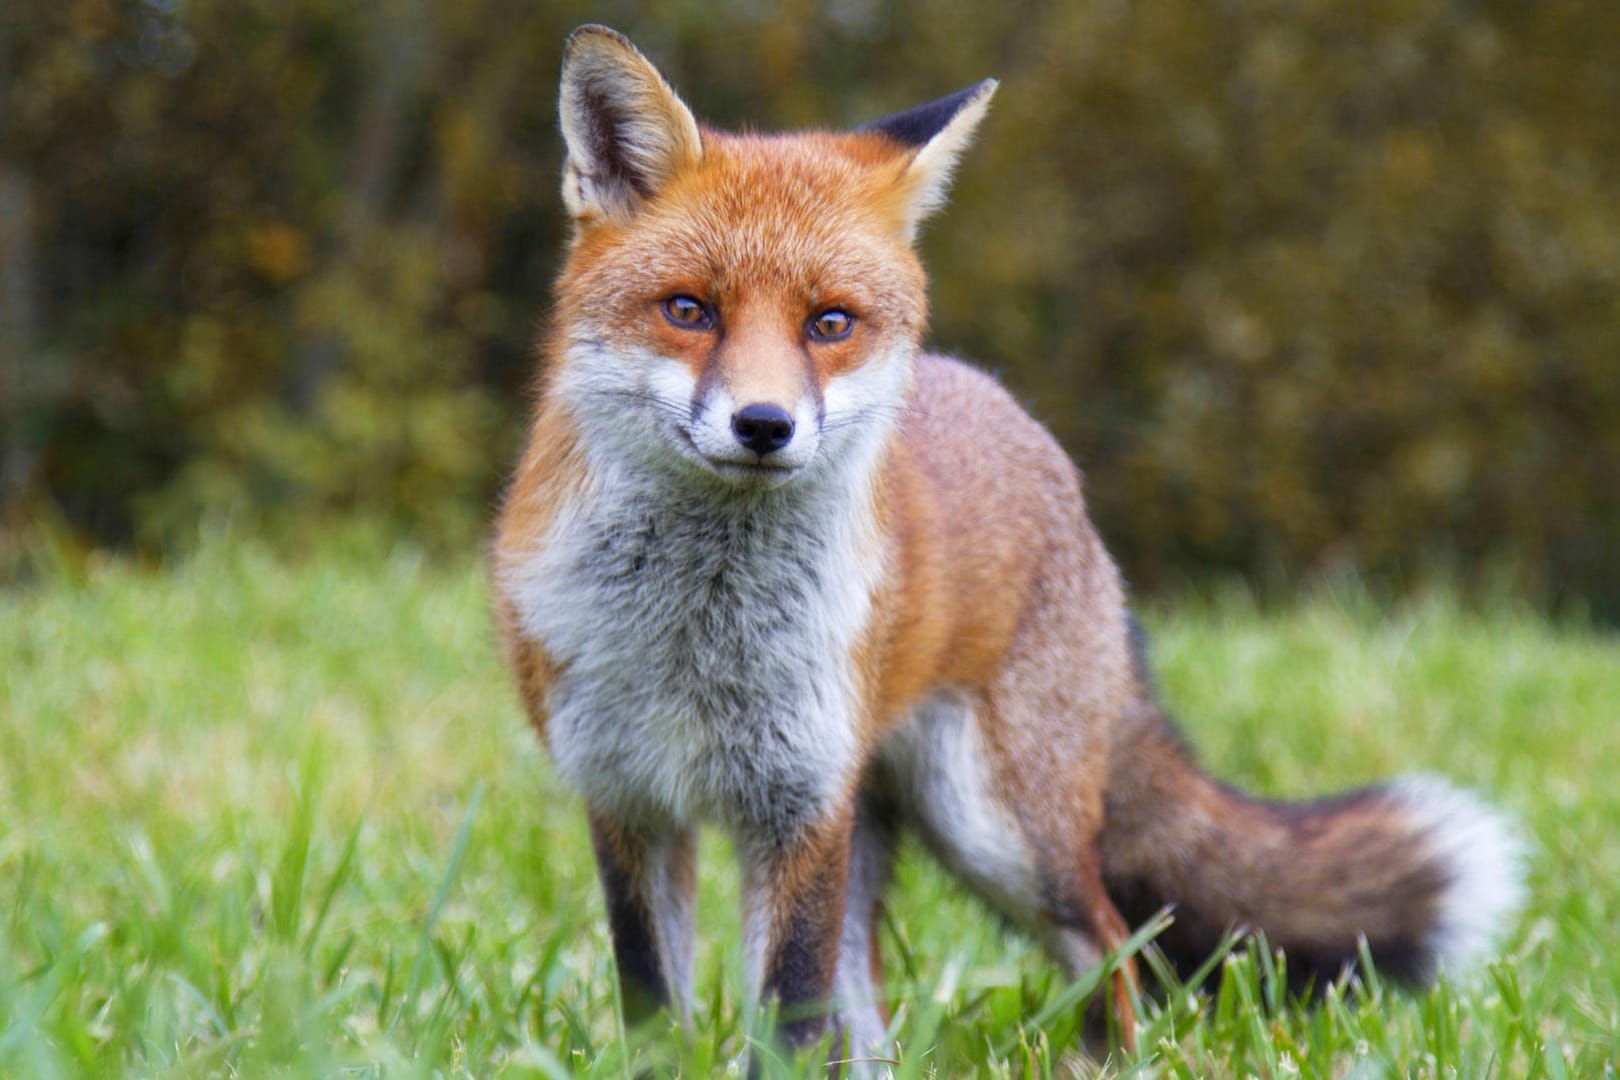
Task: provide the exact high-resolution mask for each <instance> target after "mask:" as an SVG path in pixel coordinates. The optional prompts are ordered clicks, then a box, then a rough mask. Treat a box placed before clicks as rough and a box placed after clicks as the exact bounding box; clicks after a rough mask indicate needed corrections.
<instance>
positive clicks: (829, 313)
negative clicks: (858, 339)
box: [809, 308, 855, 341]
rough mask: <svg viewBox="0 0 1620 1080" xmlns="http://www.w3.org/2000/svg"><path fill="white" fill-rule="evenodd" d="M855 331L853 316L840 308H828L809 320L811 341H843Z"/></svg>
mask: <svg viewBox="0 0 1620 1080" xmlns="http://www.w3.org/2000/svg"><path fill="white" fill-rule="evenodd" d="M853 329H855V316H853V315H851V314H850V313H849V312H847V311H845V310H843V309H842V308H828V309H827V310H826V311H823V312H822V313H821V314H820V315H817V316H815V317H814V318H812V319H811V320H810V325H809V333H810V339H811V340H812V341H843V340H844V339H845V338H847V337H849V332H850V331H851V330H853Z"/></svg>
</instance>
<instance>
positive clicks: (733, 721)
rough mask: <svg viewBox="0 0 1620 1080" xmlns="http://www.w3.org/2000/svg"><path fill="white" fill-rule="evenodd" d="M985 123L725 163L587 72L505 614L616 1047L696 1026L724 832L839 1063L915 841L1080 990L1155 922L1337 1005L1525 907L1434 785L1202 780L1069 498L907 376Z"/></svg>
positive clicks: (1027, 447) (567, 118)
mask: <svg viewBox="0 0 1620 1080" xmlns="http://www.w3.org/2000/svg"><path fill="white" fill-rule="evenodd" d="M995 90H996V83H995V82H994V81H991V80H986V81H984V82H981V83H978V84H977V85H974V86H971V87H969V88H967V89H965V90H962V91H960V92H959V93H956V94H952V95H951V96H949V97H946V98H943V99H941V100H939V101H935V102H933V103H931V104H927V105H923V106H921V107H918V108H914V109H911V110H909V111H906V112H901V113H898V114H896V115H894V116H891V117H889V118H887V119H883V120H879V121H876V122H874V123H871V124H868V125H866V126H864V127H861V128H858V129H856V130H854V131H850V132H847V133H829V132H821V131H813V132H801V133H792V134H783V135H762V134H729V133H725V132H721V131H717V130H714V129H712V128H709V127H705V126H703V125H700V124H699V123H698V122H697V121H696V120H695V119H694V117H693V115H692V113H691V111H690V110H689V109H688V108H687V106H686V105H685V104H684V103H683V102H682V101H681V99H680V98H679V97H678V96H677V95H676V94H675V92H674V90H673V89H671V87H670V86H669V84H668V83H667V82H666V81H665V80H664V78H663V77H662V76H661V75H660V74H659V73H658V71H657V70H656V69H655V68H654V67H653V66H652V65H651V64H650V63H649V62H648V61H647V60H646V59H645V58H644V57H643V56H642V55H641V54H640V53H639V52H637V51H636V49H635V48H634V47H633V46H632V45H631V44H630V43H629V42H628V41H627V40H626V39H625V38H624V37H623V36H621V35H620V34H618V33H616V32H615V31H612V30H609V29H606V28H604V27H600V26H585V27H582V28H580V29H579V30H577V31H576V32H575V33H574V34H573V35H572V36H571V37H570V38H569V40H568V43H567V47H566V50H565V59H564V65H563V71H562V88H561V101H560V112H561V126H562V133H563V138H564V142H565V144H566V151H567V155H566V161H565V165H564V170H563V185H562V187H563V191H562V194H563V199H564V202H565V203H566V206H567V209H568V211H569V213H570V214H571V216H572V218H573V222H574V234H573V239H572V243H571V246H570V248H569V250H568V257H567V264H566V268H565V270H564V272H563V274H562V275H561V278H560V280H559V281H558V283H557V287H556V306H555V316H554V318H553V320H552V322H551V324H550V330H549V333H548V334H547V335H546V338H545V341H544V343H543V346H542V352H543V366H542V374H541V380H540V384H539V396H538V406H537V408H536V410H535V414H534V417H533V423H532V427H531V429H530V433H529V442H528V446H527V449H526V451H525V452H524V454H523V457H522V460H521V462H520V463H519V465H518V466H517V470H516V475H515V478H514V479H513V481H512V484H511V487H510V490H509V492H508V494H507V496H506V500H505V504H504V507H503V509H502V511H501V514H500V520H499V526H498V536H497V539H496V542H495V555H494V581H495V590H496V608H497V611H496V615H497V621H498V624H499V629H500V636H501V638H502V642H503V649H504V654H505V658H506V661H507V663H508V665H509V666H510V668H511V670H512V672H513V674H514V676H515V678H516V681H517V684H518V687H519V689H520V692H521V695H522V698H523V701H524V703H525V705H526V707H527V710H528V713H529V715H530V716H531V717H532V719H533V722H534V723H535V725H536V726H537V727H538V729H539V731H540V733H541V735H542V737H543V739H544V741H545V743H546V745H547V746H548V748H549V750H550V753H551V755H552V757H553V759H554V761H555V763H556V767H557V769H558V771H559V773H560V774H561V776H562V777H563V778H564V779H565V780H566V781H567V782H568V783H569V784H570V785H572V786H573V787H574V788H575V789H577V790H578V791H579V793H580V794H581V795H582V796H583V799H584V803H585V807H586V810H587V814H588V817H589V821H590V828H591V835H592V838H593V842H594V849H595V853H596V858H597V862H598V870H599V874H600V878H601V883H602V888H603V891H604V894H605V897H606V909H607V917H608V921H609V925H610V930H611V934H612V940H613V946H614V951H615V956H616V958H617V961H618V968H619V975H620V980H621V983H622V987H623V1001H624V1008H625V1011H626V1013H627V1015H628V1016H629V1017H630V1018H631V1019H635V1018H638V1017H641V1016H644V1015H646V1014H648V1013H650V1012H652V1011H655V1010H657V1009H658V1008H660V1007H667V1008H669V1009H671V1010H672V1011H674V1012H675V1013H677V1014H678V1015H680V1016H682V1017H684V1016H686V1014H687V1012H688V1010H689V998H690V995H691V990H692V974H691V967H692V939H693V920H694V912H693V895H694V886H695V875H696V867H695V851H696V846H695V843H694V830H695V828H696V827H697V826H698V825H700V824H701V823H704V822H711V823H715V824H718V825H720V826H722V827H723V828H725V829H727V830H728V831H729V832H730V833H731V835H732V836H733V838H734V839H735V843H736V848H737V852H738V857H739V859H740V862H741V873H742V881H743V894H744V895H743V903H744V908H745V911H744V923H745V939H746V940H745V951H746V955H747V958H748V964H749V968H750V974H751V978H752V980H753V992H754V994H755V1000H757V1001H759V1002H762V1003H774V1004H776V1005H777V1006H779V1016H780V1021H779V1024H780V1029H779V1036H780V1037H781V1038H782V1039H783V1040H784V1041H785V1042H786V1043H787V1044H789V1045H795V1046H796V1045H804V1044H806V1043H810V1042H814V1041H816V1040H817V1039H819V1038H821V1037H822V1036H823V1035H825V1034H826V1033H827V1032H828V1030H829V1026H831V1029H832V1030H834V1031H835V1032H836V1033H837V1034H838V1038H839V1044H840V1046H848V1047H850V1048H852V1049H851V1052H873V1051H881V1050H882V1048H883V1047H884V1045H885V1040H886V1039H887V1031H886V1027H887V1025H886V1021H885V1010H884V1005H883V993H882V990H881V972H880V968H879V961H878V952H877V948H876V938H875V934H874V918H875V916H876V913H877V911H878V904H879V901H880V897H881V895H882V893H883V891H884V887H885V884H886V881H887V879H888V876H889V864H890V859H891V853H892V852H893V850H894V846H895V843H896V838H897V836H898V835H900V833H901V831H902V830H909V831H911V832H914V833H915V834H916V835H917V836H919V837H920V838H921V839H922V841H923V843H924V844H925V845H926V846H927V847H928V848H929V849H930V850H931V851H932V852H933V853H934V854H935V855H936V856H938V858H939V859H940V860H941V861H942V862H943V863H944V864H945V865H946V866H947V867H948V868H949V869H950V870H952V871H953V872H954V873H955V874H956V875H958V876H959V877H960V878H961V879H962V881H964V882H965V883H966V884H967V886H968V887H969V888H970V889H972V890H973V891H974V892H976V893H977V894H979V895H980V896H981V897H983V898H984V899H985V900H986V901H987V902H988V903H989V904H990V905H991V906H992V907H994V908H995V909H997V910H999V911H1001V912H1003V913H1005V915H1006V916H1007V917H1008V918H1009V919H1010V920H1011V921H1012V922H1013V923H1015V924H1017V925H1018V926H1021V927H1023V928H1025V929H1026V930H1027V931H1028V932H1029V933H1031V934H1032V935H1034V936H1035V937H1036V939H1038V940H1039V941H1040V942H1042V943H1043V944H1044V945H1045V946H1046V948H1047V949H1048V950H1049V951H1050V953H1051V954H1052V956H1053V957H1054V958H1055V960H1056V962H1057V963H1059V964H1060V965H1062V967H1063V968H1064V969H1065V970H1066V971H1067V972H1069V973H1070V974H1071V975H1073V974H1078V973H1080V972H1082V971H1084V970H1086V969H1087V968H1089V967H1091V966H1092V965H1095V964H1096V963H1098V962H1099V960H1100V959H1101V958H1102V957H1103V956H1104V954H1105V953H1106V952H1107V951H1108V950H1111V949H1114V948H1115V947H1117V946H1119V945H1120V944H1121V943H1122V942H1123V941H1124V940H1125V939H1126V937H1127V932H1128V927H1130V926H1131V925H1133V924H1136V923H1139V922H1140V921H1142V920H1145V919H1146V918H1148V917H1149V916H1150V915H1151V914H1152V913H1153V912H1155V911H1156V910H1158V909H1159V908H1160V907H1162V906H1166V905H1168V906H1170V907H1171V908H1172V909H1173V910H1174V915H1175V921H1174V924H1173V925H1172V926H1171V927H1170V929H1169V930H1168V931H1167V932H1166V933H1165V934H1164V935H1163V936H1162V937H1161V938H1160V941H1159V944H1160V945H1161V946H1162V947H1163V948H1164V949H1165V950H1166V952H1167V953H1168V955H1169V956H1170V957H1171V958H1172V960H1177V961H1191V962H1196V961H1197V960H1199V959H1201V958H1203V957H1204V956H1207V955H1208V953H1209V951H1210V950H1211V949H1213V948H1214V947H1216V946H1217V944H1218V943H1219V941H1220V940H1221V938H1222V936H1223V935H1224V934H1225V933H1226V932H1227V931H1229V930H1231V929H1241V928H1248V929H1255V930H1263V931H1264V932H1265V933H1266V935H1267V936H1268V937H1269V940H1270V941H1271V942H1272V943H1273V944H1274V945H1276V946H1278V947H1281V948H1282V949H1284V950H1286V952H1287V954H1288V957H1289V970H1290V971H1291V972H1295V973H1302V974H1307V975H1314V976H1317V977H1319V978H1331V977H1333V976H1335V975H1336V974H1338V973H1339V971H1340V970H1341V969H1342V968H1343V967H1344V966H1345V965H1347V964H1350V963H1353V962H1354V958H1355V957H1356V955H1357V947H1358V946H1357V943H1358V939H1359V938H1361V937H1365V939H1366V942H1367V945H1368V947H1369V948H1370V950H1371V955H1372V957H1373V958H1374V960H1375V961H1376V963H1377V964H1378V965H1379V966H1380V967H1381V968H1382V969H1383V970H1384V971H1385V972H1389V973H1392V974H1395V975H1397V976H1405V977H1407V978H1410V979H1412V980H1419V981H1421V980H1424V979H1426V978H1429V977H1431V976H1432V975H1433V974H1434V973H1435V972H1436V971H1437V970H1438V969H1440V968H1441V967H1442V966H1444V967H1446V968H1448V969H1452V970H1455V969H1456V968H1458V967H1460V966H1463V965H1467V964H1469V963H1470V962H1472V961H1475V960H1477V959H1478V958H1479V957H1481V956H1482V955H1483V954H1484V953H1485V952H1486V951H1487V950H1489V949H1490V948H1491V946H1492V943H1493V941H1494V939H1495V937H1496V935H1497V934H1498V933H1499V932H1500V931H1501V929H1502V928H1503V926H1504V925H1505V924H1506V922H1507V921H1508V920H1509V919H1510V918H1511V917H1512V916H1513V914H1514V913H1515V911H1516V909H1517V908H1518V906H1519V904H1520V901H1521V898H1522V892H1523V886H1522V884H1521V877H1520V862H1521V844H1520V841H1519V840H1518V839H1517V836H1518V834H1517V831H1516V829H1515V828H1514V826H1513V825H1512V824H1511V823H1510V822H1509V821H1508V820H1507V819H1506V818H1505V817H1503V816H1501V815H1499V814H1497V813H1496V812H1494V811H1492V810H1491V809H1489V808H1488V807H1487V806H1485V805H1484V804H1482V803H1481V802H1479V801H1478V800H1476V799H1475V798H1473V797H1472V796H1469V795H1467V794H1464V793H1463V792H1461V791H1458V790H1455V789H1453V788H1451V787H1449V786H1448V785H1446V784H1445V783H1444V782H1442V781H1440V780H1436V779H1406V780H1400V781H1397V782H1395V783H1393V784H1390V785H1387V786H1383V787H1376V788H1369V789H1366V790H1362V791H1356V792H1352V793H1349V794H1344V795H1339V796H1337V797H1334V798H1329V799H1324V800H1322V801H1319V802H1311V803H1304V804H1289V803H1279V802H1270V801H1262V800H1258V799H1253V798H1249V797H1247V796H1245V795H1243V794H1240V793H1239V792H1237V791H1235V790H1233V789H1231V788H1229V787H1227V786H1225V785H1223V784H1221V783H1219V782H1217V781H1216V780H1213V779H1211V778H1210V777H1209V776H1207V775H1206V774H1205V773H1203V772H1201V771H1200V770H1199V768H1198V767H1197V766H1196V765H1195V764H1194V763H1193V762H1192V760H1191V758H1190V756H1189V754H1188V752H1187V750H1186V748H1185V747H1184V746H1183V744H1182V742H1181V740H1180V738H1179V737H1178V735H1177V733H1176V731H1175V730H1174V728H1173V727H1172V726H1171V725H1170V723H1169V722H1168V721H1167V720H1166V718H1165V717H1164V715H1163V714H1162V713H1161V712H1160V710H1159V708H1158V706H1157V705H1156V704H1155V703H1154V698H1153V694H1152V691H1151V688H1150V685H1149V677H1148V674H1147V671H1146V666H1145V662H1144V659H1143V655H1142V651H1141V649H1140V647H1139V646H1138V645H1137V640H1138V639H1137V636H1136V632H1135V629H1134V625H1133V622H1132V619H1131V616H1130V614H1129V612H1128V609H1127V606H1126V598H1125V593H1124V589H1123V586H1122V584H1121V580H1120V575H1119V572H1118V570H1117V569H1116V568H1115V565H1114V563H1113V562H1112V561H1111V560H1110V558H1109V556H1108V553H1107V552H1106V551H1105V550H1104V549H1103V545H1102V543H1101V541H1100V540H1099V538H1098V536H1097V533H1096V532H1095V530H1094V529H1093V528H1092V526H1091V524H1090V522H1089V521H1088V519H1087V516H1086V511H1085V504H1084V498H1083V495H1082V485H1081V478H1080V474H1079V472H1078V471H1077V469H1076V468H1075V466H1074V465H1073V464H1072V463H1071V462H1070V460H1069V459H1068V457H1067V456H1066V455H1065V454H1064V452H1063V451H1062V450H1061V449H1060V448H1059V446H1058V445H1057V443H1056V442H1055V441H1054V440H1053V439H1052V437H1051V436H1050V435H1049V434H1048V433H1047V432H1046V431H1045V430H1044V429H1043V428H1041V427H1040V425H1038V424H1037V423H1036V422H1035V421H1034V420H1032V419H1031V418H1030V417H1029V416H1028V415H1026V414H1025V413H1024V412H1023V410H1021V409H1020V408H1019V406H1018V405H1017V404H1016V403H1015V402H1014V401H1013V399H1012V398H1011V397H1010V396H1009V395H1008V393H1007V392H1006V391H1005V390H1003V389H1002V388H1001V386H999V385H998V384H997V383H996V382H995V381H994V380H993V379H991V378H990V377H989V376H988V375H985V374H983V373H981V372H979V371H976V370H974V369H973V368H970V367H968V366H965V365H964V364H961V363H959V362H957V361H955V360H951V359H947V358H945V357H941V356H934V355H930V354H928V353H925V352H923V351H922V350H921V346H920V342H921V340H922V337H923V334H924V330H925V325H926V319H927V296H926V279H925V277H924V274H923V270H922V266H921V264H920V263H919V261H918V257H917V254H916V251H915V247H914V240H915V237H916V234H917V230H918V226H919V225H920V223H921V222H922V221H923V220H924V219H925V218H926V217H927V216H928V215H929V214H930V213H932V212H933V211H935V210H936V209H938V208H939V207H940V205H941V204H942V202H943V200H944V196H945V193H946V189H947V187H948V186H949V183H950V179H951V173H952V170H953V169H954V167H955V166H956V163H957V160H958V158H959V156H960V155H961V154H962V152H963V150H964V149H965V148H966V146H967V145H968V143H969V142H970V140H971V138H972V136H973V133H974V130H975V128H976V127H977V126H978V124H979V122H980V120H981V119H982V118H983V117H984V115H985V112H986V109H987V107H988V105H989V102H990V98H991V96H992V94H994V92H995ZM1129 981H1134V969H1132V968H1130V967H1129V966H1128V965H1127V966H1126V967H1125V968H1123V969H1122V970H1121V971H1120V972H1119V973H1118V975H1117V977H1116V982H1115V984H1114V991H1115V992H1114V995H1113V996H1114V1003H1115V1005H1114V1007H1115V1010H1116V1016H1117V1019H1118V1020H1119V1023H1120V1028H1121V1031H1122V1035H1123V1039H1124V1041H1125V1042H1126V1044H1127V1046H1130V1045H1132V1041H1133V1038H1134V1036H1133V1032H1134V1027H1133V1024H1134V1013H1133V1011H1132V1004H1131V1002H1132V994H1131V993H1130V988H1129V987H1128V986H1127V985H1125V984H1126V983H1127V982H1129ZM846 1040H847V1041H846Z"/></svg>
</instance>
